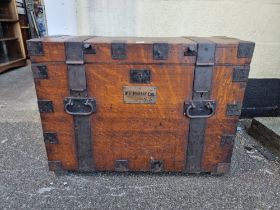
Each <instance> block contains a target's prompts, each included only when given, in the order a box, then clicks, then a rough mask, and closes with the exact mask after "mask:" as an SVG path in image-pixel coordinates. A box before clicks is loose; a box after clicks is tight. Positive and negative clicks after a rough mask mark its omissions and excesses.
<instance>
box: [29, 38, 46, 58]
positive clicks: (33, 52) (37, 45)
mask: <svg viewBox="0 0 280 210" xmlns="http://www.w3.org/2000/svg"><path fill="white" fill-rule="evenodd" d="M27 49H28V54H29V56H38V55H44V46H43V42H41V41H36V39H33V40H32V41H28V42H27Z"/></svg>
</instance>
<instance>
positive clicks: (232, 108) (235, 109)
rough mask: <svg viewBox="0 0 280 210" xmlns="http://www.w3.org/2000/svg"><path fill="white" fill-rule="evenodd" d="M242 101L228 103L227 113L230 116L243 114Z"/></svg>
mask: <svg viewBox="0 0 280 210" xmlns="http://www.w3.org/2000/svg"><path fill="white" fill-rule="evenodd" d="M241 108H242V104H241V103H236V104H228V105H227V115H228V116H239V115H240V114H241Z"/></svg>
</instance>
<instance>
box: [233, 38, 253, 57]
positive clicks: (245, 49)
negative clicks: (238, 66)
mask: <svg viewBox="0 0 280 210" xmlns="http://www.w3.org/2000/svg"><path fill="white" fill-rule="evenodd" d="M254 49H255V43H254V42H248V41H240V42H239V45H238V50H237V57H238V58H252V57H253V53H254Z"/></svg>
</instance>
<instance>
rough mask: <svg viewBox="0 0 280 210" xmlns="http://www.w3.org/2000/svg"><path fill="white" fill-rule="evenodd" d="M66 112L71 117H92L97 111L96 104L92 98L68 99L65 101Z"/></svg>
mask: <svg viewBox="0 0 280 210" xmlns="http://www.w3.org/2000/svg"><path fill="white" fill-rule="evenodd" d="M64 110H65V112H66V113H68V114H71V115H83V116H87V115H91V114H93V113H94V112H95V111H96V102H95V100H94V99H91V98H74V97H72V98H71V97H68V98H65V101H64Z"/></svg>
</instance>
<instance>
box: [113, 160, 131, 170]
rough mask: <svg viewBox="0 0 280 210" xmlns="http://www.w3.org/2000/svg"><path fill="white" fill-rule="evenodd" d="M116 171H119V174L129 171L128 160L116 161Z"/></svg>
mask: <svg viewBox="0 0 280 210" xmlns="http://www.w3.org/2000/svg"><path fill="white" fill-rule="evenodd" d="M115 171H118V172H126V171H129V168H128V160H116V161H115Z"/></svg>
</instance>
